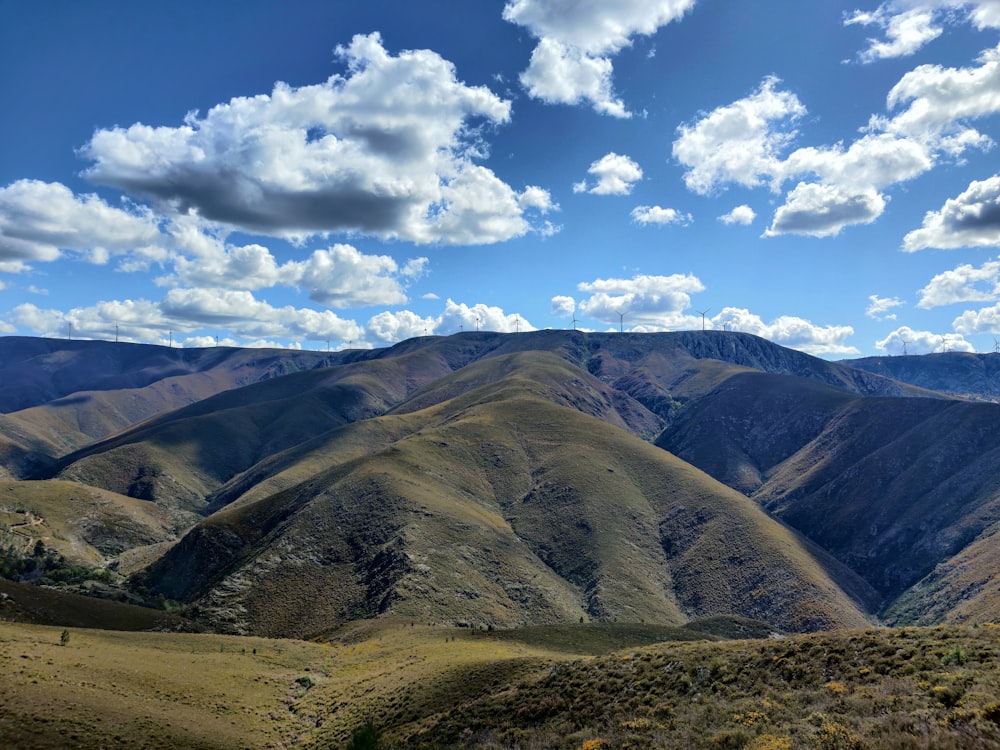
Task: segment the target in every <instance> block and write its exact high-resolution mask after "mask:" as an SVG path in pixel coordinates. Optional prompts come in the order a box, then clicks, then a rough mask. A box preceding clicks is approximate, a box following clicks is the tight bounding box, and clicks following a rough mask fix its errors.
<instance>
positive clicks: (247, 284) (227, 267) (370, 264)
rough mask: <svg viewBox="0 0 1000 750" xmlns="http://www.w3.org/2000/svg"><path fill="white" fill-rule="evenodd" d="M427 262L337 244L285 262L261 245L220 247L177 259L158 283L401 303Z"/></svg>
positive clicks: (342, 302)
mask: <svg viewBox="0 0 1000 750" xmlns="http://www.w3.org/2000/svg"><path fill="white" fill-rule="evenodd" d="M426 264H427V258H413V259H410V260H409V261H407V263H406V264H405V265H404V266H403V267H402V268H400V267H399V265H398V264H397V263H396V261H395V260H394V259H393V258H391V257H390V256H388V255H365V254H363V253H361V252H359V251H358V250H357V249H356V248H354V247H353V246H352V245H344V244H337V245H333V246H331V247H330V248H328V249H325V250H314V251H313V253H312V254H311V255H310V256H309V257H308V258H307V259H306V260H303V261H289V262H287V263H284V264H282V265H280V266H279V265H278V263H277V261H276V260H275V258H274V256H273V255H272V254H271V251H270V250H269V249H268V248H266V247H263V246H261V245H256V244H253V245H244V246H220V247H218V248H217V249H216V250H215V251H214V252H213V253H212V254H211V255H203V256H201V257H198V258H186V257H177V258H175V259H174V275H172V276H166V277H162V278H160V279H158V280H157V282H158V283H159V284H161V285H171V286H178V285H179V286H188V287H220V288H225V289H244V290H255V289H266V288H268V287H273V286H277V285H283V286H290V287H297V288H300V289H304V290H305V291H306V292H307V293H308V295H309V299H311V300H313V301H314V302H320V303H322V304H324V305H328V306H330V307H336V308H345V307H357V306H366V305H397V304H401V303H404V302H406V301H407V296H406V291H405V283H407V282H409V281H412V280H415V279H417V278H419V277H420V276H421V275H422V274H423V272H424V269H425V266H426Z"/></svg>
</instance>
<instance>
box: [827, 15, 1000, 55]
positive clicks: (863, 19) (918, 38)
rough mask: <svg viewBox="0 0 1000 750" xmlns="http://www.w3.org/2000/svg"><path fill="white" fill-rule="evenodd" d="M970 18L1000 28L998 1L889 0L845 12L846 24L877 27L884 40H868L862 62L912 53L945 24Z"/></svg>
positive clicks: (984, 24)
mask: <svg viewBox="0 0 1000 750" xmlns="http://www.w3.org/2000/svg"><path fill="white" fill-rule="evenodd" d="M958 21H969V22H971V23H972V24H973V25H975V26H976V27H977V28H979V29H985V28H1000V2H998V0H889V2H885V3H882V4H881V5H879V6H878V7H877V8H876V9H875V10H873V11H861V10H855V11H854V12H853V13H849V14H845V17H844V23H845V25H851V24H858V25H863V26H877V27H879V28H880V29H882V30H883V31H884V32H885V39H884V40H880V39H869V40H868V47H867V48H866V49H864V50H862V51H861V52H860V53H859V54H858V58H859V59H860V60H861V61H862V62H866V63H868V62H873V61H875V60H882V59H888V58H894V57H903V56H907V55H912V54H913V53H914V52H916V51H917V50H919V49H920V48H921V47H923V46H924V45H925V44H927V43H928V42H931V41H933V40H935V39H937V38H938V37H939V36H940V35H941V34H942V32H943V31H944V29H943V25H944V24H945V23H955V22H958Z"/></svg>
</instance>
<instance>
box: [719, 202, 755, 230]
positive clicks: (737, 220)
mask: <svg viewBox="0 0 1000 750" xmlns="http://www.w3.org/2000/svg"><path fill="white" fill-rule="evenodd" d="M756 218H757V214H756V212H755V211H754V210H753V209H752V208H750V206H747V205H745V204H744V205H741V206H737V207H736V208H734V209H733V210H732V211H730V212H729V213H727V214H723V215H722V216H720V217H719V221H721V222H722V223H723V224H742V225H744V226H750V225H751V224H753V220H754V219H756Z"/></svg>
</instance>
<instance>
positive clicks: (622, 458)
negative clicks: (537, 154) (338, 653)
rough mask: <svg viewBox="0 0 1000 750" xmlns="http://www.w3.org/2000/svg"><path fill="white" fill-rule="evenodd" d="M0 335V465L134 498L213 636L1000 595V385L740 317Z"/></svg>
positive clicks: (160, 573)
mask: <svg viewBox="0 0 1000 750" xmlns="http://www.w3.org/2000/svg"><path fill="white" fill-rule="evenodd" d="M0 354H2V355H3V358H2V359H0V383H2V384H4V390H6V388H7V387H9V388H10V394H7V396H6V398H7V400H6V401H0V403H4V404H6V405H7V406H8V408H10V407H11V406H21V407H22V408H19V409H16V410H14V411H11V412H9V413H6V414H0V469H2V470H3V471H6V472H7V474H8V476H9V477H10V478H12V479H18V478H26V477H31V478H34V479H41V480H44V479H48V478H57V479H58V480H60V481H61V482H63V483H64V484H63V485H60V486H65V483H67V482H74V483H77V484H82V485H89V486H92V487H96V488H99V489H100V490H103V491H106V492H111V493H116V495H117V496H124V497H126V498H133V500H132V501H129V502H134V501H135V500H138V501H141V502H147V503H151V504H152V505H153V506H154V507H155V508H156V509H157V513H159V514H160V517H162V518H164V519H165V521H166V522H167V523H169V524H172V525H173V527H174V528H178V529H179V530H182V531H184V530H186V533H183V534H182V535H181V536H180V538H179V539H178V541H177V542H176V543H170V544H166V543H157V544H154V545H150V546H149V547H148V549H145V548H143V549H139V548H137V549H136V550H135V552H134V554H133V553H129V556H128V561H129V563H128V567H129V570H134V569H137V567H139V568H141V567H142V565H147V564H148V567H146V568H145V570H144V571H143V572H141V573H140V574H139V578H138V579H137V585H138V583H141V585H142V586H143V587H144V590H148V591H151V592H159V593H161V594H163V595H164V596H166V597H168V598H173V599H178V600H180V601H183V602H186V603H187V604H188V605H189V606H190V607H192V608H193V609H192V611H194V612H197V613H199V617H200V618H201V620H202V622H203V623H205V624H209V625H211V626H213V627H217V628H221V629H224V630H229V631H233V632H252V633H259V634H272V635H289V634H291V635H296V636H300V637H302V636H308V635H310V634H313V633H316V632H320V631H321V630H323V629H324V628H326V627H332V626H334V625H336V624H338V623H343V622H346V621H349V620H351V619H354V618H358V617H372V616H377V617H408V618H417V619H420V620H421V621H436V622H446V621H451V622H457V621H462V622H466V623H480V624H484V625H485V624H493V625H498V626H509V625H523V624H530V623H554V622H576V621H577V620H578V619H579V618H581V617H582V618H584V619H595V620H602V619H613V618H618V619H621V620H626V621H638V620H648V621H656V622H664V623H670V624H680V623H683V622H684V621H686V620H687V619H689V618H692V617H703V616H712V615H717V614H735V615H740V616H745V617H751V618H753V619H757V620H761V621H764V622H768V623H770V625H771V626H772V627H774V628H776V629H782V630H812V629H823V628H831V627H845V626H852V627H853V626H858V625H863V624H864V623H866V622H867V621H868V618H873V617H875V616H877V615H879V613H882V614H883V615H884V616H886V617H889V618H895V619H896V620H900V619H901V618H902V619H903V620H907V621H914V622H916V621H925V618H930V619H929V620H928V621H939V620H949V619H953V618H958V619H961V618H962V617H969V616H973V615H970V614H969V613H974V616H975V617H977V618H980V619H990V618H992V617H996V616H998V615H1000V594H997V593H996V592H997V586H996V585H994V584H995V582H997V581H998V578H997V574H996V571H991V570H990V569H989V564H990V563H989V561H990V560H992V559H993V556H992V555H991V554H990V553H989V550H990V549H991V547H990V541H991V540H992V541H995V539H994V538H993V535H994V534H995V533H997V531H998V527H1000V501H997V500H995V498H996V497H997V496H998V495H1000V487H998V486H996V484H997V483H996V482H993V481H992V479H991V477H993V476H1000V471H997V469H1000V465H998V464H1000V454H998V452H997V451H994V450H993V448H992V444H991V436H992V435H995V434H996V429H997V427H1000V424H998V423H997V419H998V415H1000V412H997V411H996V410H997V409H998V408H1000V407H997V406H994V405H992V404H974V403H967V402H964V401H962V400H960V399H956V398H955V397H954V396H953V395H947V394H944V393H940V392H936V391H929V390H926V389H924V388H922V387H920V386H918V385H914V384H906V383H901V382H899V381H896V380H892V379H889V378H887V377H885V376H883V375H881V374H879V373H872V372H868V371H865V370H862V369H856V368H852V367H849V366H848V365H847V364H845V363H836V362H828V361H825V360H821V359H817V358H815V357H811V356H809V355H806V354H803V353H801V352H797V351H793V350H789V349H785V348H783V347H780V346H777V345H775V344H773V343H771V342H768V341H766V340H764V339H760V338H758V337H755V336H752V335H749V334H741V333H735V332H728V331H690V332H678V333H659V334H631V333H629V334H625V333H588V332H583V331H552V330H548V331H535V332H530V333H523V334H499V333H492V332H466V333H462V334H456V335H453V336H448V337H422V338H418V339H411V340H408V341H404V342H401V343H400V344H397V345H396V346H393V347H389V348H386V349H379V350H354V351H347V352H301V351H280V350H263V351H254V350H233V349H225V348H221V349H205V350H181V349H170V348H168V347H149V346H143V345H134V344H114V343H110V342H59V341H54V340H47V341H40V340H34V339H15V340H4V339H0ZM911 359H912V358H911ZM29 380H30V381H32V382H30V383H29V382H26V381H29ZM74 389H75V390H74ZM46 399H47V400H46ZM25 405H27V406H25ZM26 484H28V485H31V484H33V483H32V482H27V483H26ZM15 485H16V483H15ZM123 507H125V506H123ZM129 507H131V506H129ZM126 552H127V550H126ZM963 555H964V557H963ZM123 559H124V558H123ZM959 559H962V560H965V561H966V563H965V564H964V566H960V565H958V564H957V563H955V564H953V563H952V561H953V560H954V561H957V560H959ZM139 561H142V563H141V564H140V563H139ZM969 565H974V566H975V569H976V571H977V572H976V573H975V575H976V576H977V577H976V579H975V580H976V581H977V583H976V585H975V591H974V593H972V594H969V593H968V592H969V591H970V589H969V587H968V586H965V587H963V586H961V585H960V584H959V578H960V577H962V576H967V574H968V570H969V567H968V566H969ZM962 580H964V578H963V579H962ZM927 591H934V592H940V594H935V596H934V598H933V600H932V599H930V598H928V596H927V594H926V592H927ZM316 592H324V593H323V594H322V595H320V596H317V595H316ZM919 592H924V593H922V594H921V593H919ZM967 596H974V597H975V598H976V601H975V604H974V606H972V605H971V604H970V603H968V602H966V601H965V597H967Z"/></svg>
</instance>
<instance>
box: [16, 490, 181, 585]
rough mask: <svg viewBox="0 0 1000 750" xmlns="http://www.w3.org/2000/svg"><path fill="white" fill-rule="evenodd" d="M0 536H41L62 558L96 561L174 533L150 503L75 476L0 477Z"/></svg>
mask: <svg viewBox="0 0 1000 750" xmlns="http://www.w3.org/2000/svg"><path fill="white" fill-rule="evenodd" d="M0 524H3V527H2V528H5V529H7V531H5V532H3V533H2V534H0V540H2V541H5V542H7V541H9V542H14V543H17V544H19V545H21V546H23V547H25V548H26V549H27V548H29V547H32V546H34V544H35V542H37V541H41V542H43V543H44V545H45V547H46V548H47V549H51V550H55V551H56V552H58V553H59V554H61V555H63V556H64V557H65V558H66V559H67V561H69V562H71V563H73V564H78V565H101V564H104V563H106V562H108V561H110V560H112V559H113V558H115V557H116V556H117V555H119V554H121V553H122V552H125V551H126V550H131V549H134V548H137V547H144V546H147V545H152V544H157V543H159V542H164V541H168V540H170V539H172V538H174V532H173V530H172V528H171V524H170V519H169V518H168V517H167V516H166V515H165V514H164V513H162V512H161V511H160V509H159V508H157V507H156V506H155V505H153V504H152V503H148V502H144V501H142V500H135V499H133V498H130V497H124V496H122V495H117V494H114V493H112V492H107V491H105V490H101V489H97V488H95V487H87V486H84V485H80V484H77V483H75V482H63V481H59V480H50V481H42V482H0Z"/></svg>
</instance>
